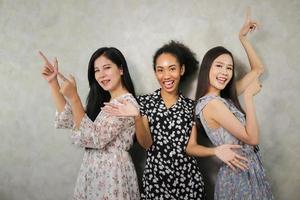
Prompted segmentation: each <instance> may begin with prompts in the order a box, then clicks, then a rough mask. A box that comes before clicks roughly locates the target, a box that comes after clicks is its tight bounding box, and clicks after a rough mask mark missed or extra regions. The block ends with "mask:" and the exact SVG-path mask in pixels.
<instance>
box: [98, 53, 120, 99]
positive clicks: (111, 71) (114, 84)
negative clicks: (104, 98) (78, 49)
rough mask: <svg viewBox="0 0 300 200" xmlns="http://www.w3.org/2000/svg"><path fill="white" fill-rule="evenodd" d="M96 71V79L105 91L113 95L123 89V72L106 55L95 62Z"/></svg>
mask: <svg viewBox="0 0 300 200" xmlns="http://www.w3.org/2000/svg"><path fill="white" fill-rule="evenodd" d="M94 70H95V79H96V80H97V82H98V83H99V85H100V86H101V87H102V88H103V89H104V90H106V91H109V92H110V93H112V92H113V91H115V90H118V89H119V88H122V86H123V85H122V80H121V75H123V70H122V69H120V68H118V66H117V65H116V64H115V63H113V62H112V61H111V60H109V59H107V58H106V57H105V56H104V55H102V56H100V57H99V58H97V59H96V60H95V63H94Z"/></svg>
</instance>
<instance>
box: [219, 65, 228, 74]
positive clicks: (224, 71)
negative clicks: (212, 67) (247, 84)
mask: <svg viewBox="0 0 300 200" xmlns="http://www.w3.org/2000/svg"><path fill="white" fill-rule="evenodd" d="M221 72H222V74H224V75H228V70H227V67H226V66H225V67H222V69H221Z"/></svg>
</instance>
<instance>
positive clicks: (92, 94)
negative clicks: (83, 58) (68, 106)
mask: <svg viewBox="0 0 300 200" xmlns="http://www.w3.org/2000/svg"><path fill="white" fill-rule="evenodd" d="M100 56H105V57H106V58H107V59H109V60H111V61H112V62H113V63H114V64H116V65H117V66H118V68H119V69H122V70H123V75H122V76H121V80H122V84H123V85H124V87H125V88H126V89H127V90H128V92H130V93H131V94H132V95H133V96H135V90H134V86H133V83H132V80H131V77H130V74H129V70H128V66H127V62H126V60H125V58H124V56H123V54H122V53H121V51H119V50H118V49H117V48H115V47H102V48H99V49H98V50H96V51H95V52H94V53H93V55H92V56H91V58H90V61H89V65H88V80H89V86H90V91H89V93H88V96H87V99H86V114H87V116H88V117H89V118H90V119H91V120H92V121H94V120H95V119H96V117H97V116H98V114H99V112H100V111H101V107H103V106H104V102H108V101H109V100H110V98H111V96H110V93H109V92H108V91H106V90H104V89H103V88H102V87H101V86H100V85H99V83H98V82H97V80H96V78H95V69H94V64H95V60H96V59H97V58H99V57H100Z"/></svg>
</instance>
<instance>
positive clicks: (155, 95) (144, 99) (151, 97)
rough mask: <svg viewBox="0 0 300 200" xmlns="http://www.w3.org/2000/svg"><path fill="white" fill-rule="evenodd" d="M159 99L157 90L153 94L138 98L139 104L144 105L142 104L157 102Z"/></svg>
mask: <svg viewBox="0 0 300 200" xmlns="http://www.w3.org/2000/svg"><path fill="white" fill-rule="evenodd" d="M157 98H159V90H155V91H154V92H152V93H149V94H144V95H139V96H137V97H136V99H137V101H138V103H142V104H144V103H147V102H149V101H152V100H155V99H157Z"/></svg>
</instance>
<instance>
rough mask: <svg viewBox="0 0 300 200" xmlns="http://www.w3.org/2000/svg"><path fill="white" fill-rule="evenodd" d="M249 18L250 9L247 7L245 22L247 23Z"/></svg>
mask: <svg viewBox="0 0 300 200" xmlns="http://www.w3.org/2000/svg"><path fill="white" fill-rule="evenodd" d="M250 18H251V9H250V7H247V10H246V22H249V21H250Z"/></svg>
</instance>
